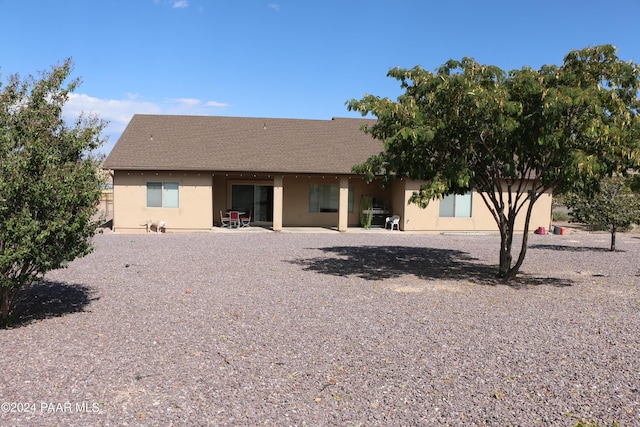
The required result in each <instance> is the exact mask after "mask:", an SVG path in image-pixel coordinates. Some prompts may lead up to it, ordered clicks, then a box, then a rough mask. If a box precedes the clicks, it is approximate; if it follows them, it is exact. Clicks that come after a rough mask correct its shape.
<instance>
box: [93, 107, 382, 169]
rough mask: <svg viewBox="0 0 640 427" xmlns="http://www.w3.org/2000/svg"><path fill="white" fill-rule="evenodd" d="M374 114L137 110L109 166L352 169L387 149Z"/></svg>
mask: <svg viewBox="0 0 640 427" xmlns="http://www.w3.org/2000/svg"><path fill="white" fill-rule="evenodd" d="M374 122H375V121H374V120H370V119H347V118H339V119H332V120H304V119H271V118H248V117H221V116H170V115H141V114H138V115H135V116H134V117H133V118H132V119H131V122H130V123H129V125H128V126H127V128H126V129H125V131H124V132H123V133H122V136H121V137H120V139H119V140H118V142H117V144H116V145H115V147H114V148H113V150H112V151H111V153H110V154H109V156H108V158H107V160H106V161H105V164H104V167H105V168H107V169H137V170H206V171H223V172H224V171H230V172H232V171H250V172H286V173H336V174H349V173H351V167H352V166H353V165H355V164H358V163H362V162H364V161H365V160H366V159H367V158H368V157H369V156H371V155H373V154H377V153H379V152H380V151H381V150H382V144H381V143H380V142H379V141H376V140H374V139H373V138H371V136H369V135H367V134H365V133H364V132H362V131H361V130H360V126H361V125H362V124H363V123H367V124H373V123H374Z"/></svg>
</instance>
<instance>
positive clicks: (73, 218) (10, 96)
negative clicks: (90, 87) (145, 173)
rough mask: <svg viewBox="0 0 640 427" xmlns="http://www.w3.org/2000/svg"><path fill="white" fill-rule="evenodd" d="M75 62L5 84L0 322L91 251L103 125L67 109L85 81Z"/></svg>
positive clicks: (0, 119) (1, 97) (0, 137)
mask: <svg viewBox="0 0 640 427" xmlns="http://www.w3.org/2000/svg"><path fill="white" fill-rule="evenodd" d="M70 72H71V61H70V60H67V61H66V62H65V63H64V64H63V65H60V66H56V67H53V68H52V70H51V71H50V72H48V73H43V74H42V76H41V79H39V80H37V79H35V78H34V77H31V76H30V77H29V78H27V79H25V80H24V81H21V80H20V78H19V76H17V75H14V76H11V77H10V78H9V80H8V82H7V84H6V85H5V86H2V85H1V84H0V90H1V91H0V324H3V323H6V321H7V319H8V318H9V315H10V314H11V311H12V310H14V309H15V306H16V304H17V302H18V301H19V296H20V294H21V292H22V291H24V290H25V289H26V288H28V287H29V286H30V285H31V284H32V283H34V282H36V281H38V280H40V279H41V278H42V276H43V275H44V274H45V273H46V272H47V271H50V270H53V269H56V268H60V267H64V266H65V265H66V264H67V263H68V262H70V261H71V260H73V259H74V258H76V257H82V256H84V255H86V254H88V253H89V252H90V251H91V244H90V238H91V236H92V235H93V234H94V232H95V230H96V227H97V226H98V223H97V222H96V221H93V220H92V216H93V215H94V214H95V213H96V210H97V203H98V201H99V197H100V192H101V184H102V181H101V179H100V177H99V174H98V162H97V159H96V158H95V156H93V155H92V152H93V150H95V149H96V148H98V147H99V145H100V144H101V140H100V132H101V131H102V129H103V127H104V124H103V123H102V122H101V121H99V120H98V119H97V118H96V117H84V116H80V117H78V118H77V120H76V121H75V123H74V124H73V125H72V126H70V125H68V124H67V123H66V122H65V121H64V119H63V117H62V108H63V106H64V103H65V102H66V101H67V99H68V97H69V94H70V93H71V92H72V91H73V90H74V89H75V88H76V87H77V85H78V80H73V81H71V82H69V83H68V84H67V85H66V86H64V85H65V82H66V80H67V79H68V77H69V75H70Z"/></svg>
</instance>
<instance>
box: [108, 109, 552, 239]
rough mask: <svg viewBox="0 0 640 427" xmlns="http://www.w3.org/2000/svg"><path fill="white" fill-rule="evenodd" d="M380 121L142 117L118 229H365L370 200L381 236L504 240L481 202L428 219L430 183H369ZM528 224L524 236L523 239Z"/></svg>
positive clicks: (547, 198)
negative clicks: (373, 129) (237, 219)
mask: <svg viewBox="0 0 640 427" xmlns="http://www.w3.org/2000/svg"><path fill="white" fill-rule="evenodd" d="M363 123H369V124H371V123H373V121H372V120H370V119H353V118H334V119H331V120H304V119H280V118H249V117H220V116H214V117H210V116H174V115H142V114H138V115H135V116H134V117H133V118H132V119H131V122H130V123H129V125H128V126H127V128H126V129H125V131H124V132H123V134H122V136H121V137H120V139H119V140H118V142H117V143H116V145H115V147H114V148H113V150H112V151H111V153H110V154H109V156H108V157H107V159H106V161H105V163H104V168H105V169H108V170H110V171H111V173H112V174H113V228H114V231H117V232H122V233H135V232H138V233H139V232H146V223H147V222H148V221H149V220H155V221H165V222H166V223H167V231H168V232H181V231H185V232H188V231H205V230H211V229H212V227H215V226H219V225H220V220H221V216H223V215H225V212H227V211H228V210H230V209H239V210H242V211H246V212H249V211H250V212H251V222H252V224H256V225H263V226H265V227H271V228H272V229H273V230H274V231H280V230H282V228H283V227H305V226H310V227H328V228H335V229H337V230H339V231H346V230H347V228H349V227H360V211H361V200H363V196H369V197H371V198H373V206H374V210H373V211H374V218H373V225H374V226H384V220H385V218H386V217H387V216H391V215H399V216H400V222H399V228H400V230H405V231H425V232H447V231H472V232H483V231H496V230H497V226H496V224H495V222H494V220H493V217H492V216H491V214H490V213H489V211H488V209H487V207H486V206H485V205H484V203H483V201H482V199H481V197H479V195H478V194H475V193H473V192H469V193H468V194H465V195H451V196H447V197H445V198H444V199H443V200H434V201H433V202H432V203H430V204H429V206H428V207H427V208H426V209H421V208H419V207H418V206H416V205H414V204H408V203H407V202H408V200H409V198H410V197H411V195H412V194H413V192H414V191H416V190H417V189H418V188H419V187H420V182H417V181H413V180H410V179H397V180H395V181H394V182H392V183H391V184H390V185H388V186H386V187H384V188H383V187H382V186H381V185H380V181H374V182H372V183H367V182H365V181H364V179H363V178H362V177H361V176H358V175H355V174H353V173H352V171H351V168H352V166H354V165H356V164H359V163H362V162H364V161H365V160H366V159H367V158H368V157H369V156H371V155H373V154H376V153H379V152H380V151H381V150H382V143H381V142H380V141H377V140H374V139H373V138H372V137H371V136H370V135H368V134H366V133H364V132H363V131H362V130H361V125H362V124H363ZM550 216H551V194H548V195H547V194H545V195H543V196H542V197H541V198H540V199H539V200H538V201H537V202H536V206H535V207H534V212H533V216H532V221H531V226H532V227H534V226H535V227H538V226H547V225H548V224H549V221H550ZM523 223H524V220H523V218H521V219H520V221H519V224H518V227H519V229H520V230H522V229H523Z"/></svg>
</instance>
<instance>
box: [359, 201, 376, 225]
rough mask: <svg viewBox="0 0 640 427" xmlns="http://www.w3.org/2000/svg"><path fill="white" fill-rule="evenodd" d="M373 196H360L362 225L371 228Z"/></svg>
mask: <svg viewBox="0 0 640 427" xmlns="http://www.w3.org/2000/svg"><path fill="white" fill-rule="evenodd" d="M372 208H373V197H371V196H362V197H361V198H360V225H361V226H362V227H364V228H366V229H369V228H371V220H372V218H373V210H372Z"/></svg>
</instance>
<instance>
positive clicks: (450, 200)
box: [439, 191, 471, 218]
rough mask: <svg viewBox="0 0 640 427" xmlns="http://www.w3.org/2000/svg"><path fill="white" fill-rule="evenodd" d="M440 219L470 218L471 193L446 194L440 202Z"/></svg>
mask: <svg viewBox="0 0 640 427" xmlns="http://www.w3.org/2000/svg"><path fill="white" fill-rule="evenodd" d="M439 215H440V218H471V191H467V192H466V193H464V194H448V195H446V196H444V198H443V199H442V200H440V213H439Z"/></svg>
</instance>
